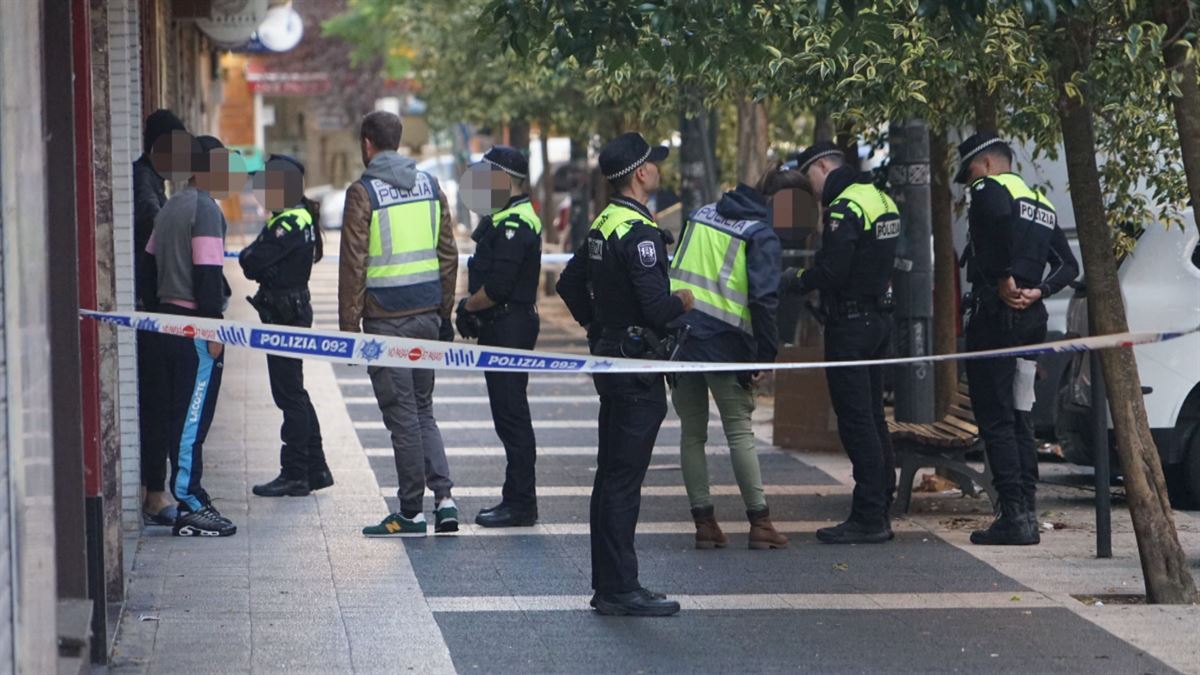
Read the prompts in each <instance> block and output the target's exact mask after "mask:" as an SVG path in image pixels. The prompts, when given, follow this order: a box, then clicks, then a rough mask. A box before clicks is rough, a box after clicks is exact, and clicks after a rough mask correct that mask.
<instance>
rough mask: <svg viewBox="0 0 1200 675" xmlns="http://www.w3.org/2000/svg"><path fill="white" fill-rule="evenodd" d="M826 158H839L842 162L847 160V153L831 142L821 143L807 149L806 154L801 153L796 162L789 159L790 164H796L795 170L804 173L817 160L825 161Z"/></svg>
mask: <svg viewBox="0 0 1200 675" xmlns="http://www.w3.org/2000/svg"><path fill="white" fill-rule="evenodd" d="M826 157H837V158H838V159H839V160H841V159H845V157H846V153H845V152H843V151H842V149H841V148H839V147H838V146H837V145H834V144H833V143H831V142H830V141H821V142H820V143H813V144H812V145H810V146H808V147H807V148H805V149H804V152H801V153H800V154H799V155H798V156H796V158H795V159H794V160H793V159H790V158H789V160H788V163H789V164H790V163H792V162H795V169H796V170H797V171H799V172H800V173H804V172H805V171H808V167H810V166H812V165H813V164H814V163H815V162H816V161H817V160H819V159H825V158H826ZM789 168H791V167H789Z"/></svg>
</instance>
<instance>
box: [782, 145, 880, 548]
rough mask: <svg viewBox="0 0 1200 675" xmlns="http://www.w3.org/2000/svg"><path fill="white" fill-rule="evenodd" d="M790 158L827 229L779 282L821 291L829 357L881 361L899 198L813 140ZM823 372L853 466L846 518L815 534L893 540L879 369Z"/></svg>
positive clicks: (838, 539) (826, 538)
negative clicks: (803, 264) (805, 259)
mask: <svg viewBox="0 0 1200 675" xmlns="http://www.w3.org/2000/svg"><path fill="white" fill-rule="evenodd" d="M794 161H795V162H796V167H797V169H799V170H800V171H801V172H802V173H804V174H805V175H806V176H807V177H808V180H809V182H810V183H812V188H813V191H814V193H815V194H816V195H817V196H818V199H819V200H820V202H821V205H822V206H823V207H824V217H823V220H824V230H823V233H822V238H821V248H820V250H819V251H818V252H817V255H816V260H815V262H814V264H813V266H812V268H810V269H808V270H803V271H801V270H796V269H794V268H793V269H789V270H786V271H785V272H784V278H783V285H784V287H785V288H787V289H789V290H790V291H792V292H797V293H801V294H804V293H808V292H810V291H819V292H820V294H821V308H822V310H823V312H824V314H825V317H826V319H825V359H826V360H827V361H853V360H862V359H877V358H881V357H883V356H885V354H886V352H887V348H888V335H889V333H890V332H891V319H890V317H889V316H888V315H887V313H886V311H885V310H886V307H885V306H884V305H882V304H881V303H882V299H883V298H884V296H885V294H886V293H887V291H888V288H889V286H890V284H891V276H892V268H893V266H894V265H895V257H896V243H897V240H898V238H899V235H900V215H899V212H898V211H897V209H896V204H895V202H893V201H892V200H891V198H890V197H888V196H887V195H886V194H884V193H883V191H882V190H880V189H879V188H877V187H875V185H873V184H872V183H871V182H870V179H869V176H866V175H864V174H860V173H859V172H858V171H856V170H854V169H853V168H851V167H849V166H846V163H845V157H844V156H843V154H842V151H841V150H840V149H838V147H837V146H835V145H834V144H833V143H827V142H826V143H817V144H815V145H813V146H812V147H810V148H808V149H806V150H805V151H804V152H802V153H800V156H799V157H797V158H796V159H795V160H794ZM825 378H826V380H827V381H828V383H829V396H830V398H831V399H832V402H833V410H834V412H835V413H837V424H838V436H840V438H841V441H842V447H844V448H845V450H846V454H847V455H849V456H850V462H851V464H853V466H854V497H853V505H852V507H851V510H850V517H849V518H847V519H846V521H845V522H844V523H842V524H840V525H837V526H834V527H826V528H822V529H820V530H817V539H819V540H820V541H822V542H825V543H827V544H859V543H864V544H867V543H869V544H874V543H882V542H886V541H889V540H891V539H892V536H893V535H892V528H891V523H890V520H889V518H888V509H889V508H890V507H891V503H892V498H893V496H894V495H895V491H896V462H895V456H894V455H893V453H892V444H891V439H890V437H889V436H888V430H887V421H886V420H885V419H884V414H883V369H882V367H880V366H870V367H849V368H828V369H826V370H825Z"/></svg>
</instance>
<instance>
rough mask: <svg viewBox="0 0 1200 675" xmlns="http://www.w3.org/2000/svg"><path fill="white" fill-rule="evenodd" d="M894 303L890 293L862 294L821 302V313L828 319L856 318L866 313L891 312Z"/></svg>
mask: <svg viewBox="0 0 1200 675" xmlns="http://www.w3.org/2000/svg"><path fill="white" fill-rule="evenodd" d="M894 307H895V305H894V304H893V302H892V295H891V293H887V294H884V295H881V296H878V297H874V296H864V297H860V298H851V299H842V298H837V299H833V300H831V301H828V302H825V301H822V303H821V313H822V314H823V315H824V317H825V319H826V320H829V319H857V318H859V317H862V316H866V315H868V314H883V313H885V312H891V311H892V309H893V308H894Z"/></svg>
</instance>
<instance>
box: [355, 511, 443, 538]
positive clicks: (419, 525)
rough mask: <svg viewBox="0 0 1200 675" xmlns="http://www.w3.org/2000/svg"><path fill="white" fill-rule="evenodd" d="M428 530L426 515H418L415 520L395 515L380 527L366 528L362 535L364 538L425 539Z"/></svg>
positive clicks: (370, 526) (384, 520)
mask: <svg viewBox="0 0 1200 675" xmlns="http://www.w3.org/2000/svg"><path fill="white" fill-rule="evenodd" d="M427 529H428V523H427V522H426V521H425V514H424V513H418V514H417V515H416V517H414V518H405V517H404V516H403V515H401V514H399V513H393V514H391V515H389V516H388V517H387V518H384V519H383V522H381V523H379V524H378V525H368V526H366V527H364V528H363V529H362V533H363V536H364V537H424V536H425V534H426V531H427Z"/></svg>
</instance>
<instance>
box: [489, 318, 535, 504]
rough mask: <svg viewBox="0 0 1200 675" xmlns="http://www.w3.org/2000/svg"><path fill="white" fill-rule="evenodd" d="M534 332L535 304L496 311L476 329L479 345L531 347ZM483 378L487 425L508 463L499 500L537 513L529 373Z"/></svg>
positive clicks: (491, 374)
mask: <svg viewBox="0 0 1200 675" xmlns="http://www.w3.org/2000/svg"><path fill="white" fill-rule="evenodd" d="M539 330H540V321H539V319H538V313H537V308H536V307H535V306H533V305H516V304H512V305H508V306H505V307H503V308H500V309H498V310H497V311H496V312H495V313H494V315H493V317H492V318H490V319H489V320H487V321H486V322H485V323H484V324H483V325H481V326H480V327H479V344H481V345H486V346H490V347H509V348H512V349H533V348H534V347H535V346H536V345H537V339H538V332H539ZM483 377H484V379H485V380H486V381H487V392H488V402H489V403H490V404H491V408H492V423H493V424H494V425H495V427H496V435H497V436H499V437H500V442H501V443H503V444H504V456H505V458H506V459H507V462H508V464H507V467H506V468H505V471H504V489H503V491H502V492H501V496H502V501H503V502H504V503H505V504H506V505H508V506H509V507H511V508H513V509H514V510H518V511H522V512H532V513H537V492H536V485H537V477H536V474H535V463H536V461H537V439H536V438H534V435H533V420H532V419H531V417H530V413H529V398H528V388H529V374H528V373H505V372H495V371H488V372H486V373H484V375H483Z"/></svg>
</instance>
